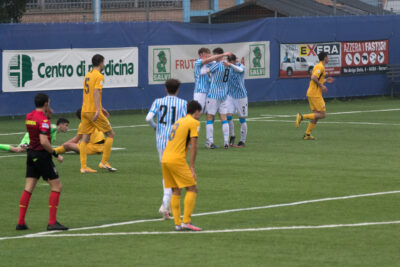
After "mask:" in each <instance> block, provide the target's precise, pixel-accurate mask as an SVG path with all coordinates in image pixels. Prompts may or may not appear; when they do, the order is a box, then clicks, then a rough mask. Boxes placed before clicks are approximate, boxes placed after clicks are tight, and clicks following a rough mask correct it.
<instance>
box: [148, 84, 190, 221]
mask: <svg viewBox="0 0 400 267" xmlns="http://www.w3.org/2000/svg"><path fill="white" fill-rule="evenodd" d="M180 84H181V83H180V81H178V80H176V79H170V80H168V81H166V82H165V90H166V91H167V96H166V97H163V98H157V99H156V100H154V102H153V104H152V105H151V108H150V111H149V113H148V114H147V116H146V121H147V122H148V123H149V124H150V125H151V126H152V127H153V128H154V129H155V131H156V146H157V150H158V156H159V158H160V163H161V158H162V156H163V153H164V150H165V147H166V146H167V142H168V136H169V134H170V132H171V128H172V125H173V124H174V123H175V121H177V120H179V119H180V118H182V117H185V116H186V106H187V102H186V100H183V99H180V98H178V97H177V95H178V93H179V86H180ZM154 116H156V117H157V124H156V123H154V121H153V118H154ZM163 189H164V194H163V200H162V204H161V207H160V209H159V213H160V214H161V215H162V216H163V218H164V219H169V218H170V214H169V210H170V200H171V195H172V190H171V188H165V184H164V179H163Z"/></svg>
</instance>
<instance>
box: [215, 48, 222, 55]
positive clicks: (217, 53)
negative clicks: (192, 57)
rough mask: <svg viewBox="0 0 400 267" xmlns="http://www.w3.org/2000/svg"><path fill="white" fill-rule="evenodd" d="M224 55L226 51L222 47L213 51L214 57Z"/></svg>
mask: <svg viewBox="0 0 400 267" xmlns="http://www.w3.org/2000/svg"><path fill="white" fill-rule="evenodd" d="M223 53H224V49H222V48H221V47H217V48H215V49H214V50H213V54H214V55H221V54H223Z"/></svg>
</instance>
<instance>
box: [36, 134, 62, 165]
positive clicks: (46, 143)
mask: <svg viewBox="0 0 400 267" xmlns="http://www.w3.org/2000/svg"><path fill="white" fill-rule="evenodd" d="M39 138H40V144H41V145H42V147H43V148H44V149H45V150H46V151H47V152H49V153H50V154H52V155H54V156H55V157H57V160H58V162H60V163H61V162H62V161H63V159H64V158H63V157H62V156H61V155H58V154H57V153H56V152H55V150H54V149H53V147H52V146H51V144H50V141H49V139H48V137H47V135H45V134H40V136H39Z"/></svg>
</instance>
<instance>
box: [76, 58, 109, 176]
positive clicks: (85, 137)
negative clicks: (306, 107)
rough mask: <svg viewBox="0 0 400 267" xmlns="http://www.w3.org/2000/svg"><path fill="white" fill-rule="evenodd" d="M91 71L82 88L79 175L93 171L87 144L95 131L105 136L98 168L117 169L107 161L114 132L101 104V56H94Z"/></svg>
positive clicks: (102, 64) (102, 62)
mask: <svg viewBox="0 0 400 267" xmlns="http://www.w3.org/2000/svg"><path fill="white" fill-rule="evenodd" d="M92 64H93V69H92V70H91V71H90V72H89V73H87V74H86V76H85V80H84V88H83V103H82V122H81V124H82V125H81V127H80V129H79V131H78V134H81V135H82V141H81V144H80V147H79V150H80V159H81V173H92V172H96V171H95V170H93V169H91V168H89V167H88V166H87V164H86V161H87V144H88V142H89V140H90V135H91V134H92V133H93V132H94V130H95V129H97V130H99V131H100V132H103V133H104V134H105V136H106V139H105V141H104V151H103V157H102V159H101V162H100V164H99V168H102V169H107V170H109V171H112V172H114V171H116V170H117V169H115V168H113V167H111V165H110V164H109V163H108V159H109V157H110V154H111V148H112V144H113V142H114V131H113V130H112V128H111V125H110V122H109V121H108V119H107V117H106V116H108V113H107V111H106V110H105V109H104V108H103V106H102V104H101V94H102V90H103V84H104V76H103V74H101V72H102V71H103V69H104V57H103V56H102V55H99V54H97V55H94V56H93V58H92Z"/></svg>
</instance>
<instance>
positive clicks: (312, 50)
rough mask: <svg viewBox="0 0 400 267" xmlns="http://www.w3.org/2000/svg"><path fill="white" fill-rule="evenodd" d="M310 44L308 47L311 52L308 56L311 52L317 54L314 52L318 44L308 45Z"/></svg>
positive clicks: (309, 53)
mask: <svg viewBox="0 0 400 267" xmlns="http://www.w3.org/2000/svg"><path fill="white" fill-rule="evenodd" d="M307 46H308V49H309V50H310V52H308V55H307V56H310V55H311V54H312V55H313V56H316V54H315V52H314V49H315V47H316V46H317V45H316V44H313V46H310V45H307Z"/></svg>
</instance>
